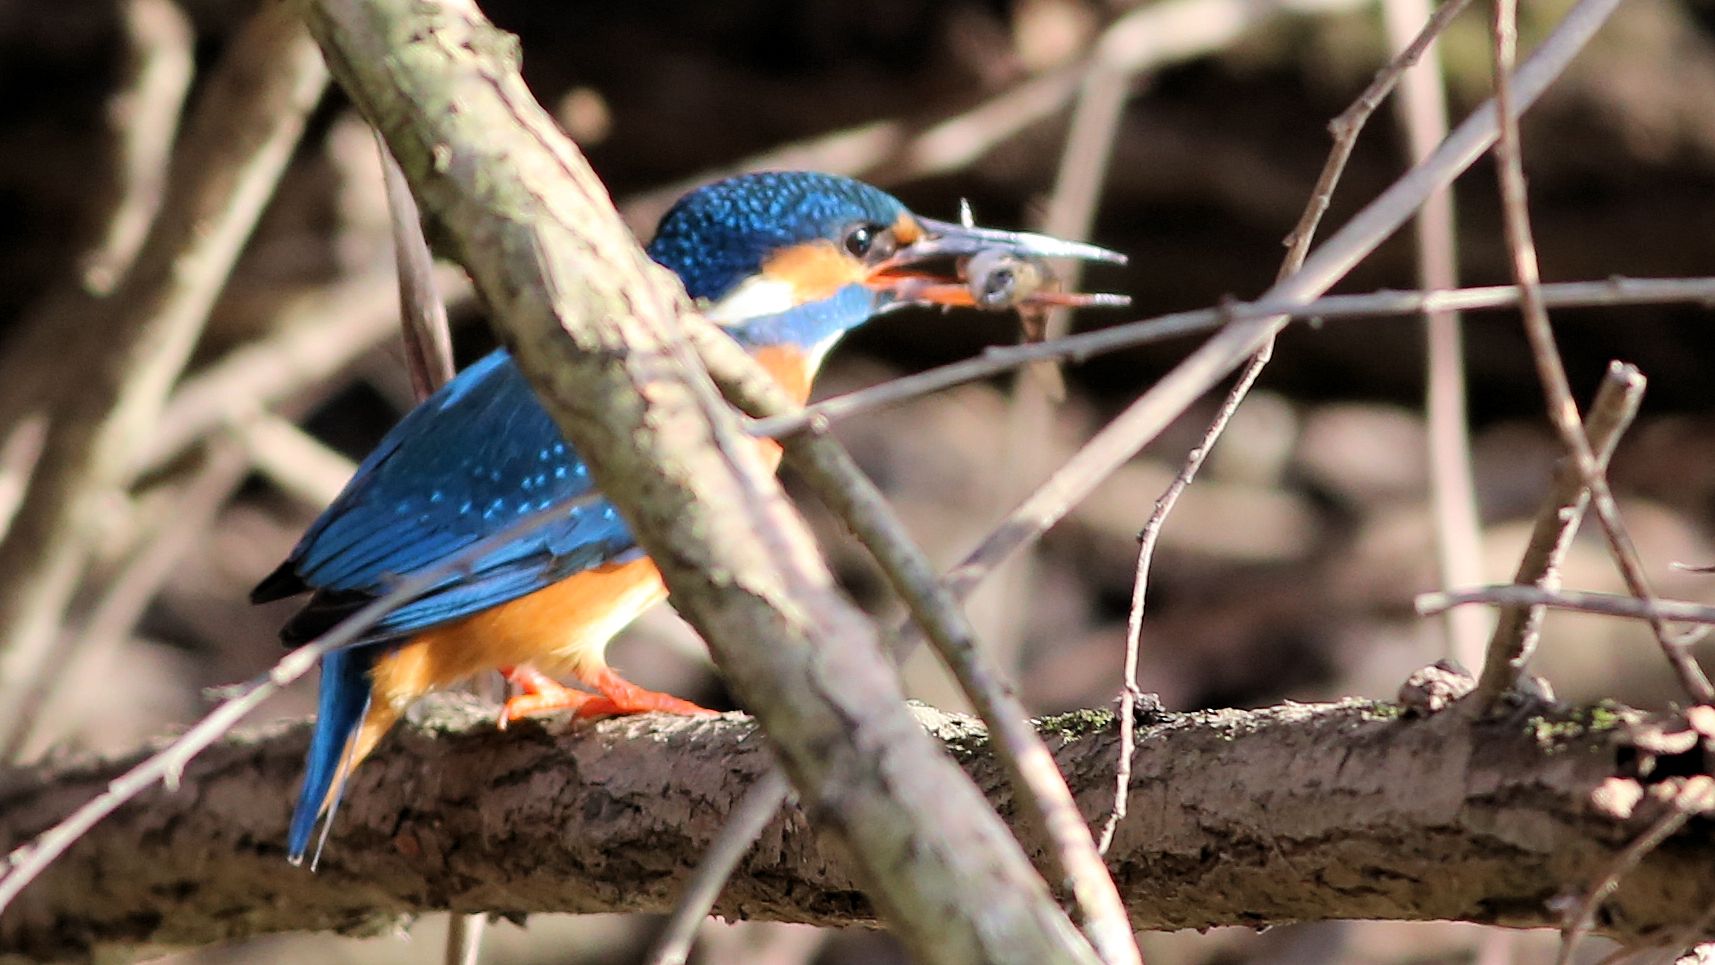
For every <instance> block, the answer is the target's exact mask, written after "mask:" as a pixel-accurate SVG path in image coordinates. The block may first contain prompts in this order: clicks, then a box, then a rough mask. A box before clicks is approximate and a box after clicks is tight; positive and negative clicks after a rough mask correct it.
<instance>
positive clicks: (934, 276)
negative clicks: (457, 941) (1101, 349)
mask: <svg viewBox="0 0 1715 965" xmlns="http://www.w3.org/2000/svg"><path fill="white" fill-rule="evenodd" d="M916 221H917V224H918V225H919V226H920V227H921V228H922V229H923V233H922V236H921V237H919V238H917V239H916V240H914V241H912V242H911V243H910V244H907V245H902V246H901V247H900V248H899V250H898V251H897V252H895V253H894V255H893V257H891V258H888V259H887V260H886V261H883V262H881V263H880V264H878V265H876V266H875V267H874V268H872V269H871V270H870V272H869V277H868V279H867V281H866V283H867V284H868V285H869V287H871V288H874V289H877V290H880V291H886V292H890V293H891V294H893V295H894V296H895V297H897V298H899V299H901V300H903V301H911V302H920V303H925V302H926V303H929V304H934V305H948V306H958V307H969V308H980V309H986V310H989V311H1000V310H1004V309H1008V308H1027V307H1034V306H1069V307H1089V306H1101V307H1120V306H1124V305H1128V304H1130V302H1131V300H1130V299H1129V298H1127V297H1126V296H1124V295H1106V294H1080V293H1073V292H1066V291H1062V290H1061V286H1060V284H1059V280H1058V279H1057V278H1056V277H1055V275H1054V272H1053V270H1052V269H1051V268H1050V267H1049V266H1048V264H1047V259H1051V258H1056V259H1072V260H1076V261H1094V262H1104V263H1107V264H1115V265H1123V264H1125V263H1126V256H1125V255H1122V254H1120V253H1119V252H1117V251H1110V250H1108V249H1106V248H1100V247H1097V246H1095V245H1090V244H1085V243H1083V242H1081V241H1064V240H1062V239H1059V238H1053V237H1050V236H1048V235H1040V234H1035V233H1033V232H1028V231H1003V230H1000V229H996V228H978V227H975V226H972V225H963V224H955V223H953V222H950V221H937V220H935V219H933V218H917V219H916Z"/></svg>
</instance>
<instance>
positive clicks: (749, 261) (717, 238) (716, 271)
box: [648, 171, 905, 300]
mask: <svg viewBox="0 0 1715 965" xmlns="http://www.w3.org/2000/svg"><path fill="white" fill-rule="evenodd" d="M904 212H905V206H904V205H903V204H901V203H900V202H899V200H898V199H897V198H895V197H893V195H890V194H888V193H887V192H885V191H882V190H881V189H879V188H874V187H871V186H869V185H867V184H864V183H863V182H861V181H854V180H852V179H851V178H842V177H839V176H837V175H832V174H818V173H814V172H809V171H776V172H767V173H763V174H742V175H739V176H738V177H734V178H728V179H726V180H724V181H716V182H715V183H713V184H710V185H707V186H705V187H702V188H698V189H697V190H695V191H693V192H691V193H690V194H687V195H685V196H684V197H683V198H680V199H679V201H678V203H677V204H675V205H673V207H672V209H671V210H669V211H668V212H667V214H666V215H664V216H663V217H662V218H661V225H660V227H658V228H657V229H656V231H655V240H653V241H651V242H650V243H649V249H648V250H649V257H651V258H653V259H655V261H657V262H659V263H660V264H662V265H664V266H666V267H667V268H669V269H671V270H672V271H673V273H674V274H676V275H678V276H679V280H680V281H682V282H684V283H685V290H686V291H688V292H690V294H691V297H692V298H706V299H711V300H714V299H719V298H721V297H722V296H724V295H726V294H727V293H728V292H730V291H732V289H733V288H734V287H735V286H737V285H738V284H739V283H740V282H742V281H744V280H745V279H746V278H749V277H751V276H752V275H755V274H756V273H757V272H758V271H760V270H761V268H762V263H763V262H764V261H765V260H767V258H768V257H769V256H770V255H772V254H773V253H774V252H776V251H779V250H780V249H782V248H786V247H789V246H791V245H797V244H803V243H805V242H809V241H815V240H818V239H826V240H829V241H837V240H838V239H839V238H840V236H841V235H842V234H843V233H844V232H845V229H847V228H850V227H851V226H852V225H855V224H861V223H875V224H881V225H891V224H893V223H894V221H895V220H897V219H898V217H899V216H900V215H901V214H903V213H904Z"/></svg>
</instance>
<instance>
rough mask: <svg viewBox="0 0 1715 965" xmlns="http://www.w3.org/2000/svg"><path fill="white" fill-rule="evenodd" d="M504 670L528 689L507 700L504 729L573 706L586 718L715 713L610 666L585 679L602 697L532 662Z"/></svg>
mask: <svg viewBox="0 0 1715 965" xmlns="http://www.w3.org/2000/svg"><path fill="white" fill-rule="evenodd" d="M500 672H501V674H503V675H504V676H505V677H506V679H507V680H508V681H510V682H512V683H513V684H516V685H517V686H518V687H519V688H520V689H521V690H523V691H524V692H523V693H521V694H519V695H517V696H515V697H512V698H511V699H509V700H507V701H506V707H505V708H504V709H503V710H502V711H501V714H500V727H501V729H502V730H504V729H505V728H506V725H507V724H508V723H510V722H512V721H515V720H519V719H521V718H524V717H528V716H531V715H533V714H545V713H551V712H553V711H561V710H569V711H572V712H573V713H575V714H576V715H577V716H579V717H585V718H588V717H604V716H608V715H610V714H646V713H650V712H654V711H659V712H661V713H664V714H684V715H711V716H712V715H713V714H714V713H715V712H714V711H712V710H709V709H707V708H705V707H699V706H697V705H696V704H693V703H691V702H690V701H688V700H681V699H679V698H678V697H674V696H672V695H671V694H662V693H657V692H655V691H653V690H645V689H643V688H642V687H639V686H637V685H636V684H634V683H632V682H631V681H629V680H626V679H625V678H623V677H621V676H620V675H619V674H617V673H614V672H613V671H612V670H611V669H609V668H607V667H603V668H601V669H600V670H597V671H595V672H593V673H591V674H589V676H588V677H587V678H586V679H585V682H586V683H588V684H590V685H591V686H593V687H595V688H596V689H597V690H600V691H601V696H599V697H598V696H596V695H595V694H590V693H585V692H584V691H581V690H573V689H571V688H570V687H565V686H562V685H561V684H560V683H559V682H558V681H556V680H554V679H553V678H552V677H549V676H548V675H547V674H545V673H542V672H541V671H540V670H537V669H536V668H534V667H531V666H527V665H521V666H517V667H504V668H502V669H501V671H500Z"/></svg>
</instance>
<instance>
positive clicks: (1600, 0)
mask: <svg viewBox="0 0 1715 965" xmlns="http://www.w3.org/2000/svg"><path fill="white" fill-rule="evenodd" d="M1618 3H1619V0H1580V2H1579V3H1578V4H1577V5H1576V6H1575V7H1573V9H1572V10H1570V11H1569V12H1568V13H1567V14H1566V16H1565V17H1564V18H1562V19H1561V21H1560V23H1559V24H1558V25H1557V26H1556V27H1555V29H1554V31H1553V32H1552V33H1551V34H1550V35H1549V36H1548V37H1547V38H1546V39H1545V40H1544V41H1543V43H1542V44H1541V46H1539V47H1538V48H1537V50H1536V52H1535V53H1534V54H1533V55H1532V56H1531V58H1530V59H1529V60H1528V61H1526V62H1525V64H1524V66H1523V67H1521V68H1520V69H1519V72H1518V75H1517V78H1516V82H1517V90H1518V96H1517V97H1516V98H1515V100H1514V109H1515V110H1522V109H1524V108H1525V107H1528V106H1529V104H1530V103H1531V102H1532V101H1534V100H1535V99H1536V98H1537V97H1538V96H1540V95H1541V93H1542V92H1543V91H1544V90H1546V89H1547V87H1548V85H1549V84H1550V83H1551V82H1552V81H1553V80H1554V78H1555V77H1556V76H1558V75H1559V73H1560V71H1561V70H1563V69H1564V68H1565V66H1566V64H1567V63H1569V62H1570V61H1571V59H1572V57H1573V56H1574V55H1575V54H1576V53H1577V52H1578V51H1579V50H1580V49H1582V47H1583V45H1584V44H1585V43H1586V42H1587V41H1588V40H1589V38H1590V37H1591V36H1592V35H1593V34H1594V33H1595V31H1596V29H1597V28H1598V27H1600V26H1601V24H1602V23H1603V22H1604V21H1605V20H1606V19H1607V17H1608V15H1609V14H1611V13H1612V12H1613V10H1614V8H1615V7H1616V6H1617V5H1618ZM1495 133H1496V111H1495V105H1494V104H1493V103H1492V102H1491V103H1487V104H1484V105H1483V106H1482V107H1480V108H1479V109H1478V110H1477V111H1476V112H1474V113H1473V114H1472V115H1471V116H1470V117H1468V118H1467V119H1466V120H1465V121H1464V122H1463V123H1461V124H1460V125H1459V127H1458V128H1457V129H1456V130H1455V131H1454V132H1453V134H1452V135H1451V136H1449V138H1448V139H1447V141H1446V142H1445V143H1443V144H1442V146H1441V148H1440V149H1439V150H1437V151H1436V152H1435V153H1434V154H1433V155H1431V156H1430V157H1429V159H1427V160H1426V161H1424V162H1423V163H1422V164H1420V165H1417V166H1416V167H1414V168H1413V169H1412V170H1411V171H1409V172H1407V173H1406V174H1405V175H1404V176H1403V177H1402V178H1400V179H1399V180H1398V181H1396V182H1395V183H1394V184H1393V185H1392V186H1391V187H1389V188H1388V189H1387V190H1386V191H1384V192H1383V193H1382V194H1381V196H1379V197H1378V198H1377V199H1376V200H1375V201H1373V202H1371V203H1370V204H1369V205H1368V206H1366V207H1365V208H1364V210H1362V211H1360V212H1359V213H1358V214H1357V216H1355V217H1354V218H1353V219H1352V220H1351V221H1349V222H1347V223H1346V225H1345V226H1344V227H1342V228H1341V229H1340V230H1339V231H1338V232H1336V233H1335V234H1334V236H1333V237H1332V238H1330V239H1329V240H1328V241H1327V242H1326V243H1325V244H1323V245H1322V247H1321V248H1319V249H1318V250H1317V251H1316V253H1315V254H1313V255H1311V256H1310V257H1309V258H1308V259H1307V260H1306V261H1305V263H1304V267H1303V268H1301V269H1300V270H1299V271H1298V272H1296V273H1294V274H1293V275H1292V276H1291V277H1290V278H1287V279H1286V280H1284V281H1282V282H1280V283H1279V284H1277V285H1275V286H1274V287H1273V288H1271V289H1270V290H1269V291H1268V292H1267V293H1265V294H1264V296H1263V299H1262V300H1264V301H1297V302H1303V301H1308V300H1309V299H1311V298H1313V297H1315V296H1317V295H1320V294H1321V293H1322V292H1324V291H1326V290H1327V288H1328V287H1329V286H1330V285H1332V284H1333V283H1334V282H1335V281H1336V280H1338V279H1339V278H1340V277H1342V276H1343V275H1344V274H1345V273H1346V272H1347V271H1349V270H1350V269H1351V268H1352V266H1353V265H1355V264H1356V263H1357V262H1358V261H1360V260H1361V259H1362V258H1363V257H1364V256H1366V255H1367V254H1368V253H1369V252H1370V251H1372V250H1374V248H1375V247H1376V246H1377V245H1378V244H1380V243H1381V242H1382V241H1383V240H1385V239H1386V238H1387V237H1389V236H1390V235H1392V233H1393V232H1394V231H1395V230H1397V229H1398V228H1399V226H1400V225H1401V224H1402V223H1403V222H1404V221H1405V219H1406V218H1407V217H1409V216H1410V214H1411V213H1412V212H1413V211H1414V210H1416V206H1417V205H1418V204H1420V203H1421V202H1422V201H1423V199H1424V198H1426V197H1427V196H1428V195H1429V194H1430V193H1432V192H1433V191H1434V190H1436V189H1437V188H1440V187H1444V186H1445V185H1446V184H1448V183H1450V182H1451V181H1452V179H1453V178H1454V177H1456V176H1457V175H1458V174H1459V172H1461V171H1463V170H1464V169H1465V168H1466V167H1468V166H1469V165H1470V164H1471V163H1472V162H1473V161H1474V160H1475V159H1476V158H1477V157H1478V156H1479V155H1480V154H1481V153H1482V152H1483V151H1484V150H1486V149H1487V148H1488V146H1489V145H1490V144H1491V143H1492V142H1493V139H1494V137H1495ZM1283 324H1284V321H1283V319H1281V318H1280V317H1279V316H1273V317H1267V318H1259V319H1255V320H1251V321H1239V322H1235V323H1233V324H1230V325H1228V326H1226V327H1225V328H1223V329H1222V330H1221V331H1220V332H1219V333H1218V334H1216V335H1215V336H1214V337H1213V338H1211V339H1209V341H1207V342H1206V343H1204V344H1203V346H1202V347H1200V348H1199V349H1198V350H1197V351H1195V352H1193V353H1192V354H1191V356H1190V357H1188V358H1187V359H1186V360H1185V361H1184V362H1182V363H1180V364H1179V366H1177V367H1176V368H1174V369H1173V370H1172V371H1171V372H1169V373H1168V374H1167V375H1166V376H1164V377H1163V378H1162V379H1161V380H1160V381H1158V382H1157V383H1156V384H1155V386H1153V387H1152V388H1151V389H1150V390H1149V391H1147V392H1145V393H1144V395H1143V396H1142V397H1140V398H1139V399H1138V400H1137V401H1136V402H1133V403H1132V404H1131V406H1130V407H1128V408H1127V409H1126V410H1125V411H1123V412H1122V413H1121V414H1120V415H1119V416H1118V417H1116V418H1115V419H1114V420H1113V421H1112V422H1110V423H1109V424H1108V425H1107V426H1106V427H1105V428H1103V429H1102V430H1101V431H1100V432H1099V433H1097V434H1096V436H1095V437H1094V438H1092V439H1091V440H1090V441H1089V442H1088V443H1087V444H1086V445H1085V446H1084V448H1083V449H1081V450H1079V452H1078V453H1076V454H1075V455H1074V456H1073V457H1072V458H1071V460H1069V461H1068V462H1067V463H1066V464H1065V465H1064V466H1062V467H1061V468H1060V469H1059V470H1058V471H1057V472H1056V473H1055V474H1054V476H1053V477H1051V478H1050V479H1049V480H1048V481H1047V482H1046V483H1045V484H1044V485H1043V486H1042V487H1041V488H1040V489H1038V490H1037V491H1036V493H1035V494H1033V495H1032V496H1031V497H1030V498H1029V499H1026V500H1025V501H1024V502H1023V503H1022V504H1020V505H1019V507H1018V508H1017V509H1015V510H1014V511H1013V512H1012V514H1011V515H1010V516H1008V518H1007V519H1006V520H1005V521H1004V522H1003V523H1002V525H1001V526H1000V527H999V528H998V529H996V530H995V531H994V533H993V534H991V535H990V536H989V538H988V539H986V540H984V541H983V543H982V545H980V546H978V547H977V548H976V549H975V550H973V551H972V552H971V553H970V555H969V556H967V557H966V559H965V560H964V562H962V563H961V564H960V565H959V566H958V567H957V568H956V569H955V570H954V572H953V573H952V574H950V576H949V581H950V583H951V586H952V588H953V589H954V591H955V592H963V591H964V590H965V589H967V588H968V587H970V586H974V585H975V584H976V583H977V582H979V581H980V580H981V579H982V578H983V576H984V575H985V574H986V573H987V572H988V571H989V570H990V569H991V568H992V567H993V566H994V565H995V564H996V563H997V562H999V561H1001V560H1004V559H1005V558H1006V557H1008V556H1010V555H1011V554H1012V553H1013V552H1014V551H1015V550H1017V549H1018V548H1019V547H1020V546H1024V545H1027V544H1028V543H1030V542H1032V541H1034V540H1035V539H1036V538H1037V537H1038V536H1040V535H1041V534H1042V533H1043V532H1044V531H1046V529H1047V528H1048V527H1049V526H1052V525H1053V524H1054V523H1055V522H1057V521H1058V520H1059V519H1060V518H1061V517H1062V516H1063V515H1064V514H1065V513H1066V512H1068V511H1069V510H1070V509H1071V507H1072V506H1073V505H1075V504H1076V503H1077V502H1079V501H1080V500H1082V499H1083V498H1084V497H1085V496H1086V495H1088V494H1089V492H1090V491H1091V490H1092V489H1093V488H1094V487H1095V486H1096V485H1097V484H1098V483H1099V482H1100V481H1101V480H1102V479H1105V478H1106V477H1107V476H1108V475H1109V474H1111V473H1112V472H1113V470H1114V469H1116V468H1118V467H1119V466H1120V465H1122V464H1124V463H1125V462H1126V461H1127V460H1129V459H1130V458H1131V456H1132V455H1133V454H1134V453H1135V452H1136V451H1137V450H1138V449H1139V448H1141V447H1142V446H1144V445H1146V444H1147V443H1148V442H1149V441H1150V440H1152V439H1154V438H1155V436H1156V434H1158V433H1159V432H1160V431H1161V430H1162V429H1163V428H1165V427H1166V425H1167V424H1168V423H1169V422H1170V421H1172V420H1173V419H1174V418H1175V417H1176V416H1177V415H1178V414H1179V413H1180V412H1182V411H1184V409H1185V407H1186V406H1187V405H1189V404H1191V402H1193V401H1194V400H1195V399H1196V398H1197V397H1198V396H1200V395H1201V394H1202V393H1203V392H1204V391H1207V389H1208V388H1209V387H1210V386H1211V385H1213V384H1215V383H1216V382H1217V381H1218V380H1219V379H1221V378H1222V377H1224V376H1225V375H1226V374H1227V373H1228V372H1231V371H1232V370H1233V369H1234V368H1236V367H1237V366H1238V365H1240V364H1241V363H1242V362H1244V361H1245V360H1246V359H1248V358H1250V357H1251V356H1252V355H1254V354H1255V353H1256V351H1257V350H1258V349H1260V348H1261V347H1262V346H1263V345H1264V344H1266V343H1267V341H1268V340H1269V338H1271V337H1272V336H1273V334H1274V333H1275V332H1276V331H1278V330H1279V328H1280V326H1281V325H1283Z"/></svg>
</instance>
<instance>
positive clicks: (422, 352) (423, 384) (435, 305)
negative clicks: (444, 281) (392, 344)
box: [375, 133, 453, 402]
mask: <svg viewBox="0 0 1715 965" xmlns="http://www.w3.org/2000/svg"><path fill="white" fill-rule="evenodd" d="M375 149H376V150H377V151H379V152H380V154H381V179H382V181H383V182H384V183H385V185H386V191H387V215H388V221H389V222H390V223H391V224H392V227H393V260H394V264H395V267H396V270H397V271H398V274H399V321H400V328H401V329H402V330H403V333H404V338H405V361H406V363H407V364H406V369H407V370H408V371H409V372H410V373H411V388H412V390H413V391H415V392H416V394H417V401H418V402H421V401H423V400H424V399H426V398H428V397H429V394H430V393H432V392H434V391H435V390H436V389H438V388H440V387H441V386H443V385H446V384H447V382H449V381H451V380H452V377H453V338H452V333H451V332H450V331H449V330H448V328H447V303H446V302H445V301H443V300H442V299H441V293H440V291H439V290H437V289H436V288H435V259H434V256H433V255H431V254H429V243H428V241H427V240H426V239H425V238H424V237H423V222H422V216H421V215H419V214H418V213H417V202H416V199H414V198H412V197H411V186H410V185H409V184H406V183H405V172H403V171H401V170H399V162H398V161H396V160H394V159H393V152H391V151H389V150H387V142H386V141H383V140H382V139H381V135H380V134H379V133H377V134H376V135H375Z"/></svg>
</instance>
